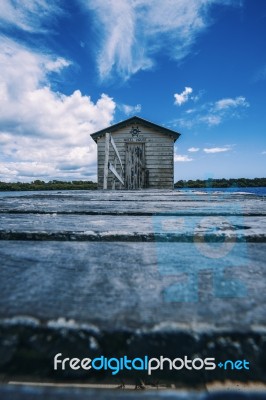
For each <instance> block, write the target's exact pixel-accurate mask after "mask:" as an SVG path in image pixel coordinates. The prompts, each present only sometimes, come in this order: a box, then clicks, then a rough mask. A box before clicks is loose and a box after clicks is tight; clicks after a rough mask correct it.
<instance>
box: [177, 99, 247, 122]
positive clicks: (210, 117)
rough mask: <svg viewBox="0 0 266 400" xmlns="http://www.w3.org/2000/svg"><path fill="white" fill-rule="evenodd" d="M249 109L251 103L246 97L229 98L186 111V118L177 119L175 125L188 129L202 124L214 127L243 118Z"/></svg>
mask: <svg viewBox="0 0 266 400" xmlns="http://www.w3.org/2000/svg"><path fill="white" fill-rule="evenodd" d="M181 94H182V93H181ZM248 107H249V102H248V101H247V99H246V98H245V97H244V96H238V97H235V98H230V97H228V98H224V99H221V100H217V101H215V102H208V103H204V104H202V105H200V106H198V107H197V108H193V109H192V110H191V109H189V110H186V111H185V114H184V117H183V118H179V119H177V120H176V121H175V123H176V124H179V125H181V126H185V127H187V128H191V127H193V126H194V125H197V124H200V123H204V124H207V125H208V126H210V127H212V126H216V125H220V124H221V123H222V122H223V121H224V120H227V119H231V118H239V117H241V116H242V114H243V112H244V110H245V109H246V108H248Z"/></svg>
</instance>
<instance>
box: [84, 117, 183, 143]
mask: <svg viewBox="0 0 266 400" xmlns="http://www.w3.org/2000/svg"><path fill="white" fill-rule="evenodd" d="M132 124H139V125H140V124H141V125H144V126H147V127H148V128H152V129H154V130H155V131H157V132H161V133H164V134H166V135H170V136H173V137H174V139H175V141H176V139H178V138H179V136H180V133H178V132H176V131H173V130H172V129H168V128H165V127H164V126H161V125H157V124H154V123H153V122H150V121H147V120H146V119H143V118H140V117H137V116H134V117H131V118H128V119H125V120H124V121H121V122H118V123H117V124H114V125H111V126H108V127H107V128H104V129H102V130H100V131H97V132H94V133H92V134H91V137H92V139H93V140H94V141H95V142H97V139H98V137H100V136H102V135H104V134H105V133H106V132H110V133H112V132H115V131H117V130H118V129H121V128H125V127H127V126H130V125H132Z"/></svg>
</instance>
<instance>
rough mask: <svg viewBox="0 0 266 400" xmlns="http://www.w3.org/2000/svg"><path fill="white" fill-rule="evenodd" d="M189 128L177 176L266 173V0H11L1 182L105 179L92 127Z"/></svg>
mask: <svg viewBox="0 0 266 400" xmlns="http://www.w3.org/2000/svg"><path fill="white" fill-rule="evenodd" d="M133 115H139V116H140V117H143V118H145V119H148V120H150V121H153V122H155V123H158V124H160V125H163V126H166V127H169V128H170V129H174V130H176V131H178V132H180V133H181V134H182V135H181V137H180V139H179V140H178V141H177V142H176V145H175V180H179V179H205V178H208V177H213V178H223V177H225V178H229V177H233V178H234V177H235V178H237V177H248V178H252V177H263V176H265V161H266V140H265V133H266V132H265V130H266V1H265V0H164V1H163V2H162V1H159V0H152V1H151V0H94V1H93V0H71V1H67V0H54V1H53V2H50V1H49V0H23V1H19V0H0V180H2V181H31V180H35V179H42V180H45V181H48V180H52V179H62V180H77V179H85V180H96V178H97V177H96V162H97V156H96V145H95V143H94V142H93V141H92V139H91V138H90V133H93V132H94V131H96V130H99V129H101V128H104V127H107V126H109V125H111V124H113V123H116V122H119V121H121V120H123V119H126V118H129V117H130V116H133Z"/></svg>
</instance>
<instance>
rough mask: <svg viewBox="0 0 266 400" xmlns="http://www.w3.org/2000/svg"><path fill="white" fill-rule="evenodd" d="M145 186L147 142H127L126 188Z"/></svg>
mask: <svg viewBox="0 0 266 400" xmlns="http://www.w3.org/2000/svg"><path fill="white" fill-rule="evenodd" d="M144 187H145V143H126V164H125V188H126V189H132V190H134V189H142V188H144Z"/></svg>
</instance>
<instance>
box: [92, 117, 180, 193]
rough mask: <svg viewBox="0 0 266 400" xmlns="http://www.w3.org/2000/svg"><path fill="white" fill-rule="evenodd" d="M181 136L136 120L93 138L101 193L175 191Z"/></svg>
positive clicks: (110, 127) (97, 134)
mask: <svg viewBox="0 0 266 400" xmlns="http://www.w3.org/2000/svg"><path fill="white" fill-rule="evenodd" d="M179 136H180V134H179V133H178V132H175V131H173V130H171V129H168V128H165V127H163V126H160V125H157V124H154V123H153V122H149V121H146V120H145V119H142V118H140V117H136V116H135V117H132V118H129V119H126V120H124V121H122V122H119V123H118V124H115V125H112V126H109V127H108V128H105V129H102V130H100V131H98V132H95V133H93V134H91V137H92V138H93V140H94V141H95V142H96V143H97V148H98V189H129V190H135V189H145V188H152V189H172V188H173V185H174V143H175V141H176V140H177V139H178V138H179Z"/></svg>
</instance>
